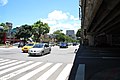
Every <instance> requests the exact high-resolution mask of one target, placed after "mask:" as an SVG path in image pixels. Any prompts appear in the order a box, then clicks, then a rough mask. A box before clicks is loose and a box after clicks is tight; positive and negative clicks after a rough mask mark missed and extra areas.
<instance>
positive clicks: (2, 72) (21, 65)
mask: <svg viewBox="0 0 120 80" xmlns="http://www.w3.org/2000/svg"><path fill="white" fill-rule="evenodd" d="M31 63H33V61H29V62H26V63H23V64H20V65H17V66H14V67H12V68H8V69H5V70H2V71H0V75H1V74H4V73H6V72H8V71H11V70H14V69H17V68H20V67H23V66H25V65H28V64H31Z"/></svg>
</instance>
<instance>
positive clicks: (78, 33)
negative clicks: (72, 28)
mask: <svg viewBox="0 0 120 80" xmlns="http://www.w3.org/2000/svg"><path fill="white" fill-rule="evenodd" d="M80 33H81V29H78V31H77V33H76V36H77V37H80Z"/></svg>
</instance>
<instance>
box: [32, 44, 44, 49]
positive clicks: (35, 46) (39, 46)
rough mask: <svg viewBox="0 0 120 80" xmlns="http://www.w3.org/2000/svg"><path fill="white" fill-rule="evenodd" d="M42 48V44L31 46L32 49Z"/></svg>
mask: <svg viewBox="0 0 120 80" xmlns="http://www.w3.org/2000/svg"><path fill="white" fill-rule="evenodd" d="M42 47H43V45H42V44H36V45H34V46H33V48H42Z"/></svg>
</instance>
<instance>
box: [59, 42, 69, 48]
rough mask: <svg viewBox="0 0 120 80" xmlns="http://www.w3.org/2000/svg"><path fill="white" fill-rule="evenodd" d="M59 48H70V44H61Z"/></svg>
mask: <svg viewBox="0 0 120 80" xmlns="http://www.w3.org/2000/svg"><path fill="white" fill-rule="evenodd" d="M59 47H60V48H68V44H67V43H66V42H61V43H60V45H59Z"/></svg>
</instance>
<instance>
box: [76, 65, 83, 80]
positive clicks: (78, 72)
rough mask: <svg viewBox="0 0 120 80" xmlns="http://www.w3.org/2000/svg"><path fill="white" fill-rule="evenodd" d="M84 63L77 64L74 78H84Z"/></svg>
mask: <svg viewBox="0 0 120 80" xmlns="http://www.w3.org/2000/svg"><path fill="white" fill-rule="evenodd" d="M84 77H85V64H79V66H78V69H77V73H76V76H75V80H85V78H84Z"/></svg>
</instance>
